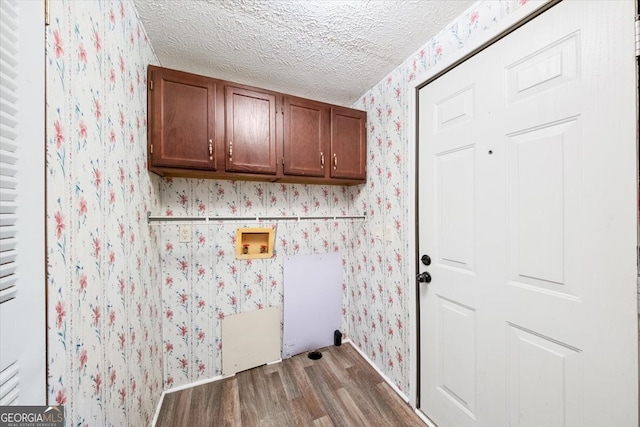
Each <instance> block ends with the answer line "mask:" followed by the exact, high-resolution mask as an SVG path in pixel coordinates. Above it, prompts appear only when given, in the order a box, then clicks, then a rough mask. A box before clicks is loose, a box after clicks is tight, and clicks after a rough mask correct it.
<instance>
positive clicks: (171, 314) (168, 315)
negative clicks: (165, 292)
mask: <svg viewBox="0 0 640 427" xmlns="http://www.w3.org/2000/svg"><path fill="white" fill-rule="evenodd" d="M165 316H166V317H167V319H169V320H171V319H173V310H171V309H167V311H166V312H165Z"/></svg>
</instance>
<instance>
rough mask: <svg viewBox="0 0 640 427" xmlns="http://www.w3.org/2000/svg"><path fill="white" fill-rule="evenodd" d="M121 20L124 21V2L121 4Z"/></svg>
mask: <svg viewBox="0 0 640 427" xmlns="http://www.w3.org/2000/svg"><path fill="white" fill-rule="evenodd" d="M120 18H122V19H124V2H120Z"/></svg>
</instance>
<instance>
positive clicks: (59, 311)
mask: <svg viewBox="0 0 640 427" xmlns="http://www.w3.org/2000/svg"><path fill="white" fill-rule="evenodd" d="M66 315H67V312H66V310H65V309H64V305H62V301H58V303H57V304H56V326H57V327H58V329H60V328H61V327H62V321H63V320H64V318H65V316H66Z"/></svg>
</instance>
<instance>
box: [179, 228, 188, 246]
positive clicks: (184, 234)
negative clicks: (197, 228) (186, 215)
mask: <svg viewBox="0 0 640 427" xmlns="http://www.w3.org/2000/svg"><path fill="white" fill-rule="evenodd" d="M178 234H179V236H180V237H179V238H180V243H189V242H190V241H191V226H190V225H181V226H180V228H179V231H178Z"/></svg>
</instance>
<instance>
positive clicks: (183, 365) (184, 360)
mask: <svg viewBox="0 0 640 427" xmlns="http://www.w3.org/2000/svg"><path fill="white" fill-rule="evenodd" d="M178 361H179V362H180V367H181V368H182V369H185V368H186V367H187V366H189V361H188V360H187V358H186V357H183V358H182V359H179V360H178Z"/></svg>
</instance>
